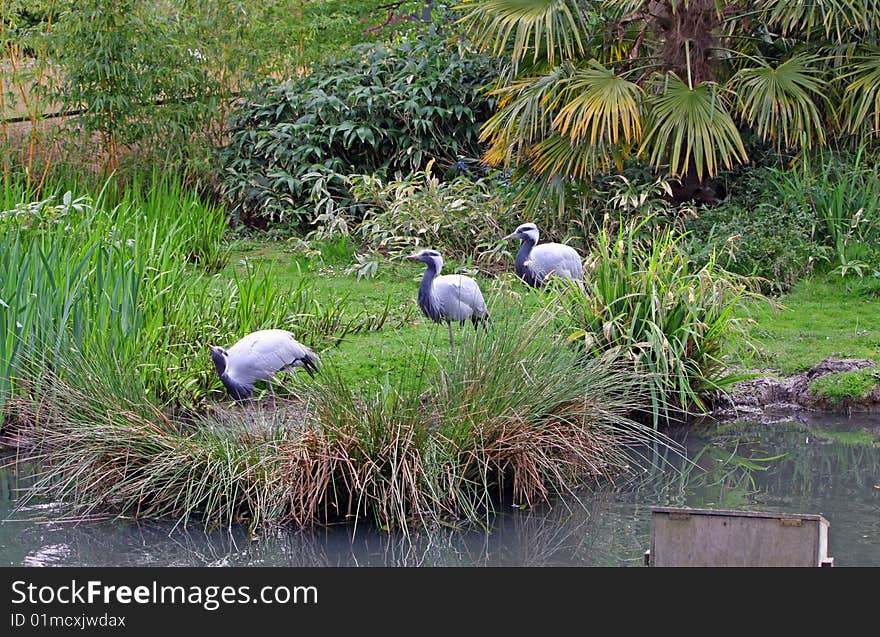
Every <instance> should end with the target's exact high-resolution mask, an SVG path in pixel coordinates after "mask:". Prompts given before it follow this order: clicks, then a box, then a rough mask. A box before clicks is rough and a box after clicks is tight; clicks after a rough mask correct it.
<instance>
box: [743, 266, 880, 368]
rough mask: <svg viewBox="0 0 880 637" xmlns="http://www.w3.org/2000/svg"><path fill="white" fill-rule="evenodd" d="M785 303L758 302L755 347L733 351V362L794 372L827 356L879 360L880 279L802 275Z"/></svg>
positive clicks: (782, 299)
mask: <svg viewBox="0 0 880 637" xmlns="http://www.w3.org/2000/svg"><path fill="white" fill-rule="evenodd" d="M779 302H780V304H781V307H779V308H776V309H774V308H772V307H770V306H768V305H766V304H762V303H758V304H755V305H754V306H753V307H752V308H751V309H752V311H751V318H752V319H754V323H753V324H752V325H751V327H750V329H749V340H750V341H751V342H752V343H753V344H754V345H755V349H754V350H752V349H751V348H740V349H738V350H736V351H735V352H732V361H734V362H735V363H736V364H738V365H742V366H743V367H746V368H763V369H771V370H774V371H777V372H779V373H781V374H785V375H789V374H796V373H799V372H803V371H805V370H807V369H809V368H810V367H812V366H813V365H815V364H816V363H818V362H819V361H821V360H822V359H823V358H826V357H829V356H831V357H835V358H868V359H873V360H876V361H880V349H878V343H880V324H878V322H877V316H878V313H880V283H878V280H877V279H874V278H867V277H866V278H864V279H853V278H843V277H841V276H840V275H838V274H828V275H815V276H813V277H810V278H807V279H803V280H801V281H800V282H798V283H797V284H795V285H794V287H793V288H792V289H791V291H790V292H789V293H788V294H786V295H784V296H782V297H780V298H779Z"/></svg>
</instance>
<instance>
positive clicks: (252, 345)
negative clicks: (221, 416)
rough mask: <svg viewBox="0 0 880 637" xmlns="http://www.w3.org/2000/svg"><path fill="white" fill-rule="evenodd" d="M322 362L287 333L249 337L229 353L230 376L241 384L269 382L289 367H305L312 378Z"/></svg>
mask: <svg viewBox="0 0 880 637" xmlns="http://www.w3.org/2000/svg"><path fill="white" fill-rule="evenodd" d="M319 363H320V359H319V358H318V356H317V355H316V354H315V352H313V351H312V350H311V349H309V348H308V347H306V346H305V345H303V344H302V343H300V342H299V341H297V340H296V339H295V338H294V337H293V334H291V333H290V332H288V331H286V330H261V331H259V332H254V333H252V334H248V335H247V336H245V337H244V338H242V339H241V340H240V341H238V342H237V343H236V344H235V345H233V346H232V347H231V348H230V349H229V366H230V370H229V373H230V374H231V375H232V376H233V377H234V378H236V379H237V380H238V381H239V382H250V383H253V382H255V381H257V380H268V379H270V378H271V377H272V376H273V375H274V374H276V373H277V372H278V371H280V370H282V369H285V368H288V367H300V366H302V367H305V368H306V370H307V371H308V372H309V373H310V374H312V373H314V371H316V370H317V365H318V364H319Z"/></svg>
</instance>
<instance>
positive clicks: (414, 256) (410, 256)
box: [405, 254, 419, 259]
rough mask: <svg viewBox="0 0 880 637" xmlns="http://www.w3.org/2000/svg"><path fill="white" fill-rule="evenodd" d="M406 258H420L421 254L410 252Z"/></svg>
mask: <svg viewBox="0 0 880 637" xmlns="http://www.w3.org/2000/svg"><path fill="white" fill-rule="evenodd" d="M405 258H407V259H418V258H419V255H418V254H408V255H406V257H405Z"/></svg>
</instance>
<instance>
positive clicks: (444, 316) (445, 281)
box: [407, 250, 489, 350]
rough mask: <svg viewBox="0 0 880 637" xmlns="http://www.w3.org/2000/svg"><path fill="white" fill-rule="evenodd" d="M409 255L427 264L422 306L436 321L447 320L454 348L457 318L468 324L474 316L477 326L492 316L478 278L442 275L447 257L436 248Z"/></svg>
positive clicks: (422, 284) (421, 291)
mask: <svg viewBox="0 0 880 637" xmlns="http://www.w3.org/2000/svg"><path fill="white" fill-rule="evenodd" d="M407 259H414V260H418V261H422V262H423V263H424V264H425V265H426V266H427V268H426V269H425V275H424V276H423V277H422V283H421V285H420V286H419V297H418V302H419V307H420V308H421V309H422V312H423V313H424V314H425V316H427V317H428V318H429V319H431V320H432V321H434V322H435V323H439V322H441V321H446V327H447V329H448V330H449V349H450V350H454V345H453V338H452V322H453V321H457V322H458V323H461V324H464V322H465V321H466V320H468V319H470V321H471V323H473V325H474V329H476V328H477V325H478V324H480V323H483V324H484V326H485V322H486V321H488V320H489V310H488V309H487V308H486V301H485V300H484V299H483V293H482V292H480V286H479V285H477V282H476V281H474V280H473V279H472V278H471V277H469V276H464V275H462V274H444V275H443V276H439V274H440V270H442V269H443V257H441V256H440V253H439V252H437V251H436V250H422V251H421V252H417V253H415V254H411V255H409V256H408V257H407Z"/></svg>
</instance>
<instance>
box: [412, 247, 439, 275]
mask: <svg viewBox="0 0 880 637" xmlns="http://www.w3.org/2000/svg"><path fill="white" fill-rule="evenodd" d="M407 259H413V260H415V261H422V262H423V263H425V264H427V265H429V266H430V265H433V266H434V269H435V270H436V271H437V273H438V274H439V273H440V270H441V269H443V257H441V256H440V253H439V252H437V251H436V250H422V251H421V252H416V253H414V254H411V255H409V256H408V257H407Z"/></svg>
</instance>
